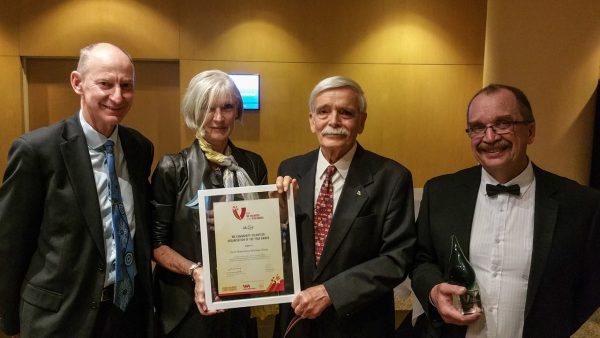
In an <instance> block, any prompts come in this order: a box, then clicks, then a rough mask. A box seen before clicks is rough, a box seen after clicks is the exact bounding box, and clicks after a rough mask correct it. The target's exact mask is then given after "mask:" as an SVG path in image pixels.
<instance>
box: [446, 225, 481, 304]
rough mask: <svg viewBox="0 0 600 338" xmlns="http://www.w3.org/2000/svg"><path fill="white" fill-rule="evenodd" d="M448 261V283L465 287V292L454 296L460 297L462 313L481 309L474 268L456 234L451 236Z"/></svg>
mask: <svg viewBox="0 0 600 338" xmlns="http://www.w3.org/2000/svg"><path fill="white" fill-rule="evenodd" d="M451 240H452V245H451V247H450V261H449V263H448V271H447V280H448V283H450V284H455V285H460V286H464V287H465V288H467V292H465V294H463V295H460V297H456V298H459V299H460V306H459V309H460V311H461V312H462V314H465V315H466V314H472V313H478V312H481V311H482V307H481V297H480V295H479V285H478V284H477V280H476V278H475V270H473V267H472V266H471V264H470V263H469V260H468V259H467V257H465V254H464V253H463V251H462V249H461V247H460V244H459V243H458V239H457V238H456V236H454V235H452V236H451Z"/></svg>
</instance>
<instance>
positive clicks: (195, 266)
mask: <svg viewBox="0 0 600 338" xmlns="http://www.w3.org/2000/svg"><path fill="white" fill-rule="evenodd" d="M201 267H202V262H197V263H194V264H192V265H191V266H190V267H189V269H188V275H189V276H190V279H191V280H192V282H195V280H194V271H196V269H199V268H201Z"/></svg>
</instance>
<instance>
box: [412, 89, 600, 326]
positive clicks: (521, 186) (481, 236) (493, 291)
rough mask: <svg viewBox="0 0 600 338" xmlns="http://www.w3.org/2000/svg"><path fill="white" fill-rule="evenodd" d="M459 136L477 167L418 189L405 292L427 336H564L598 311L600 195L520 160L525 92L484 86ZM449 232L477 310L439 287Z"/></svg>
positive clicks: (526, 135) (530, 132)
mask: <svg viewBox="0 0 600 338" xmlns="http://www.w3.org/2000/svg"><path fill="white" fill-rule="evenodd" d="M466 132H467V135H468V136H469V138H470V140H471V149H472V151H473V154H474V155H475V158H476V159H477V160H478V161H479V163H480V165H479V166H476V167H472V168H468V169H464V170H461V171H459V172H456V173H453V174H449V175H444V176H440V177H436V178H433V179H431V180H430V181H428V182H427V183H426V184H425V188H424V192H423V199H422V202H421V208H420V211H419V217H418V220H417V233H418V235H417V249H416V256H415V267H414V270H413V271H412V272H411V280H412V288H413V290H414V292H415V294H416V295H417V297H418V299H419V301H420V303H421V304H422V305H423V308H424V310H425V315H422V316H421V317H420V318H419V320H418V323H417V327H419V329H420V330H423V331H425V332H427V333H426V334H425V332H423V335H424V336H425V335H426V336H428V337H431V336H432V337H464V336H465V335H466V336H467V337H569V336H570V335H571V334H573V333H574V332H575V331H576V330H577V328H579V326H581V324H582V323H583V322H584V321H585V320H587V318H588V317H589V316H590V315H591V314H592V313H593V312H594V311H595V310H596V309H597V308H598V306H599V305H600V291H599V289H598V286H599V285H600V269H599V268H598V267H600V225H599V222H600V193H599V192H598V191H596V190H593V189H591V188H588V187H584V186H581V185H579V184H578V183H576V182H574V181H572V180H569V179H567V178H564V177H560V176H557V175H555V174H552V173H549V172H547V171H544V170H542V169H540V168H539V167H537V166H536V165H535V164H533V163H532V162H531V161H530V160H529V157H528V156H527V152H526V151H527V146H528V145H529V144H531V143H533V140H534V137H535V120H534V117H533V113H532V110H531V105H530V104H529V101H528V99H527V97H526V96H525V94H524V93H523V92H522V91H521V90H519V89H517V88H515V87H511V86H507V85H500V84H492V85H489V86H487V87H485V88H483V89H481V90H480V91H479V92H477V94H475V96H474V97H473V98H472V99H471V102H470V103H469V105H468V109H467V129H466ZM452 235H455V236H456V237H457V238H458V241H459V243H460V245H461V247H462V249H463V251H464V254H465V256H466V257H467V258H468V259H469V260H470V264H471V265H472V267H473V269H474V271H475V274H476V280H477V283H478V284H479V289H480V294H481V302H482V305H483V312H482V313H474V314H465V315H463V314H462V313H461V312H460V311H459V310H458V309H457V308H456V307H455V306H454V305H453V296H454V297H456V296H458V295H460V294H464V293H465V291H466V290H465V287H463V286H458V285H452V284H449V283H447V276H446V275H445V274H446V273H447V271H448V265H449V254H450V244H451V240H450V237H451V236H452Z"/></svg>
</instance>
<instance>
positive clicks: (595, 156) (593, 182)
mask: <svg viewBox="0 0 600 338" xmlns="http://www.w3.org/2000/svg"><path fill="white" fill-rule="evenodd" d="M590 186H591V187H594V188H596V189H600V80H598V85H597V86H596V118H595V122H594V143H593V146H592V171H591V173H590Z"/></svg>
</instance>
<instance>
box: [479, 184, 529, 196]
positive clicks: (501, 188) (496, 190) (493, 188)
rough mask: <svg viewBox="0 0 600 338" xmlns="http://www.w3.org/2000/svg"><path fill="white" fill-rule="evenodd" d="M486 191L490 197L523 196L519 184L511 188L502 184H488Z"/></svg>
mask: <svg viewBox="0 0 600 338" xmlns="http://www.w3.org/2000/svg"><path fill="white" fill-rule="evenodd" d="M485 191H486V192H487V194H488V196H496V195H498V194H511V195H516V196H519V195H521V190H520V188H519V185H518V184H513V185H509V186H505V185H502V184H498V185H493V184H486V185H485Z"/></svg>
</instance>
